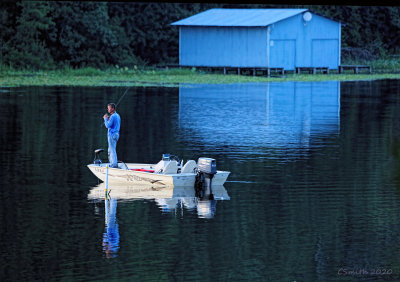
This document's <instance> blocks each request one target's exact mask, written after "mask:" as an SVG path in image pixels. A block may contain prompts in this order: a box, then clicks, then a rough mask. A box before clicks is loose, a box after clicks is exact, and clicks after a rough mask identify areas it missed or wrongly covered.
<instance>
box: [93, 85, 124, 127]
mask: <svg viewBox="0 0 400 282" xmlns="http://www.w3.org/2000/svg"><path fill="white" fill-rule="evenodd" d="M129 88H131V87H130V86H128V88H126V90H125V92H124V94H123V95H122V96H121V98H119V100H118V102H117V103H116V104H115V108H117V106H118V105H119V103H120V102H121V101H122V99H123V98H124V96H125V95H126V93H128V90H129ZM106 115H107V116H110V114H109V113H108V112H107V113H106ZM103 124H104V122H102V123H101V125H100V126H103Z"/></svg>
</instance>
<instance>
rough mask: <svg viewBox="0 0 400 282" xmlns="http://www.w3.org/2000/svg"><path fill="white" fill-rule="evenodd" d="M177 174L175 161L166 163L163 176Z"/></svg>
mask: <svg viewBox="0 0 400 282" xmlns="http://www.w3.org/2000/svg"><path fill="white" fill-rule="evenodd" d="M175 173H178V165H177V164H176V161H170V162H168V163H167V165H166V166H165V167H164V171H163V174H175Z"/></svg>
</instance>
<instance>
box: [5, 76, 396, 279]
mask: <svg viewBox="0 0 400 282" xmlns="http://www.w3.org/2000/svg"><path fill="white" fill-rule="evenodd" d="M125 90H126V88H124V87H110V88H107V87H93V88H79V87H22V88H12V89H8V88H1V89H0V101H1V105H2V111H1V112H0V117H1V123H0V130H1V139H0V140H1V144H0V145H1V150H0V156H1V162H0V184H1V185H0V187H1V192H0V200H1V204H0V230H1V232H0V239H1V240H0V254H1V256H0V265H1V268H0V281H32V280H45V281H48V280H50V281H59V280H62V281H64V280H75V281H86V280H121V279H130V280H132V281H246V280H248V281H360V280H361V281H376V280H378V281H389V280H390V281H391V280H397V281H399V279H400V235H399V234H400V81H399V80H381V81H372V82H371V81H358V82H336V81H333V82H312V83H311V82H287V83H269V84H268V83H258V84H256V83H255V84H232V85H183V86H181V87H176V88H163V87H132V88H130V89H129V91H128V93H127V94H126V96H124V97H123V100H122V102H121V103H120V104H119V106H118V107H117V112H118V113H119V114H120V115H121V118H122V125H121V134H120V139H119V141H118V145H117V152H118V159H119V160H122V161H124V162H139V163H157V162H158V161H159V160H160V158H161V156H162V154H163V153H170V154H174V155H177V156H179V157H180V158H181V159H184V160H185V161H186V160H189V159H193V160H196V161H197V159H198V158H199V157H211V158H214V159H216V161H217V168H218V169H219V170H227V171H230V172H231V174H230V176H229V177H228V181H227V182H226V183H225V185H224V187H223V188H224V191H221V193H222V194H223V197H219V198H216V200H214V201H203V202H201V201H199V200H198V199H196V198H194V197H193V196H190V195H185V194H184V193H176V191H172V193H171V195H175V196H170V197H169V196H168V195H165V194H166V193H163V192H162V191H156V192H154V191H146V190H143V191H141V192H140V193H139V194H140V195H139V194H138V193H136V192H135V191H134V188H132V187H128V188H127V190H126V191H125V192H124V193H123V195H117V194H116V193H115V194H113V190H112V189H113V188H112V187H111V193H110V196H111V197H110V198H109V199H107V200H106V199H105V198H104V193H103V192H102V191H103V186H102V185H101V184H100V185H99V181H98V179H97V178H96V177H95V176H94V175H93V174H92V173H91V172H90V171H89V169H88V168H87V167H86V165H87V164H89V163H92V162H93V159H94V153H93V151H94V150H95V149H98V148H104V149H107V137H106V129H105V127H104V126H102V116H103V115H104V113H105V111H106V105H107V103H108V102H116V101H118V99H119V98H121V97H122V94H123V93H124V91H125ZM105 160H106V154H104V155H103V161H105ZM158 192H160V193H158ZM167 194H168V193H167ZM113 195H114V196H113ZM176 195H178V196H176Z"/></svg>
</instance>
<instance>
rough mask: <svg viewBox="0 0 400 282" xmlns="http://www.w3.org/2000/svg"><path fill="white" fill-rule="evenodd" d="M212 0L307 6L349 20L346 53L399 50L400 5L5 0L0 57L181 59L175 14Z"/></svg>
mask: <svg viewBox="0 0 400 282" xmlns="http://www.w3.org/2000/svg"><path fill="white" fill-rule="evenodd" d="M211 8H308V9H310V10H311V11H312V12H314V13H317V14H319V15H322V16H325V17H328V18H331V19H333V20H336V21H340V22H342V23H343V25H342V56H344V57H346V56H347V57H354V58H355V59H373V58H377V57H379V56H383V55H388V54H398V53H399V51H400V7H395V6H393V7H391V6H332V5H269V4H268V5H267V4H242V5H237V4H229V3H166V2H161V3H151V2H147V3H146V2H90V1H89V2H68V1H16V2H1V3H0V40H1V50H0V64H1V65H6V66H12V67H14V68H32V69H53V68H63V67H65V66H67V67H73V68H76V67H85V66H91V67H96V68H107V67H109V66H112V65H119V66H128V67H132V66H134V65H154V64H163V63H178V58H179V56H178V54H179V30H178V27H175V26H171V25H170V24H171V23H172V22H175V21H178V20H180V19H183V18H186V17H189V16H192V15H194V14H197V13H200V12H202V11H205V10H207V9H211Z"/></svg>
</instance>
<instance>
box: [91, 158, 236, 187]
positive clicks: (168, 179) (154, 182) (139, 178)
mask: <svg viewBox="0 0 400 282" xmlns="http://www.w3.org/2000/svg"><path fill="white" fill-rule="evenodd" d="M126 165H127V167H128V169H121V168H108V183H109V184H135V185H141V184H143V185H151V186H191V187H193V186H194V183H195V179H196V174H195V173H177V174H161V173H151V172H145V171H136V170H132V169H143V170H146V169H148V170H150V169H152V168H153V167H154V165H151V164H126ZM88 168H89V169H90V171H91V172H92V173H93V174H94V175H95V176H97V178H99V179H100V180H101V181H103V182H105V181H106V175H107V167H106V164H101V165H97V164H89V165H88ZM229 174H230V172H229V171H217V173H216V174H215V175H214V177H213V180H212V185H223V184H224V183H225V181H226V179H227V178H228V176H229Z"/></svg>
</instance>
